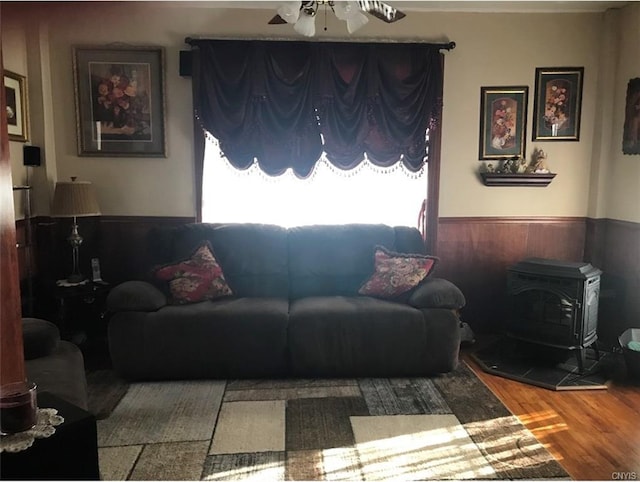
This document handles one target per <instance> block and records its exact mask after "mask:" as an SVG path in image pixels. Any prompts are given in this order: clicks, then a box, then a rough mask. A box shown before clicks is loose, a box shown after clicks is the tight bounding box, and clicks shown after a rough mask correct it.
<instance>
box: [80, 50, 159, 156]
mask: <svg viewBox="0 0 640 482" xmlns="http://www.w3.org/2000/svg"><path fill="white" fill-rule="evenodd" d="M73 70H74V88H75V103H76V130H77V135H78V155H79V156H103V157H166V146H165V136H166V132H165V131H166V129H165V79H164V76H165V68H164V49H163V48H160V47H129V46H127V47H113V46H105V47H100V46H76V47H73Z"/></svg>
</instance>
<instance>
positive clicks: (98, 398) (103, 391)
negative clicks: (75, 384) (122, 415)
mask: <svg viewBox="0 0 640 482" xmlns="http://www.w3.org/2000/svg"><path fill="white" fill-rule="evenodd" d="M128 389H129V384H128V383H127V382H125V381H124V380H123V379H121V378H120V377H119V376H118V375H116V373H115V372H114V371H113V370H110V369H98V370H90V371H88V372H87V404H88V405H89V412H91V413H92V414H93V415H94V416H95V417H96V419H97V420H102V419H105V418H107V417H108V416H109V414H111V412H112V411H113V409H114V408H115V407H116V406H117V405H118V403H120V400H122V397H124V394H125V393H127V390H128Z"/></svg>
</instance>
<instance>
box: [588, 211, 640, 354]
mask: <svg viewBox="0 0 640 482" xmlns="http://www.w3.org/2000/svg"><path fill="white" fill-rule="evenodd" d="M585 260H587V261H589V262H590V263H591V264H593V265H594V266H597V267H598V268H600V269H601V270H602V271H603V274H602V280H601V288H602V289H601V293H600V311H599V318H598V334H599V336H600V338H601V339H603V340H604V341H605V342H606V343H607V344H610V345H615V344H616V343H617V337H618V336H620V334H621V333H622V332H623V331H624V330H626V329H627V328H640V297H639V296H638V293H640V223H632V222H628V221H619V220H615V219H588V220H587V239H586V243H585Z"/></svg>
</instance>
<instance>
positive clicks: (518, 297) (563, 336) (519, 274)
mask: <svg viewBox="0 0 640 482" xmlns="http://www.w3.org/2000/svg"><path fill="white" fill-rule="evenodd" d="M601 274H602V271H600V270H599V269H597V268H594V267H593V266H592V265H591V264H589V263H582V262H571V261H560V260H554V259H545V258H527V259H524V260H522V261H520V262H518V263H516V264H515V265H513V266H511V267H510V268H509V269H508V272H507V290H508V295H509V304H510V306H509V311H508V312H509V316H508V319H507V335H509V336H510V337H513V338H517V339H520V340H525V341H528V342H532V343H537V344H542V345H547V346H552V347H556V348H561V349H566V350H575V351H576V357H577V361H578V368H579V371H580V373H583V372H584V363H585V349H586V348H587V347H589V346H592V345H593V348H594V349H595V350H596V356H597V357H598V356H599V354H598V350H597V346H596V344H595V342H596V341H597V339H598V334H597V328H598V298H599V295H600V275H601Z"/></svg>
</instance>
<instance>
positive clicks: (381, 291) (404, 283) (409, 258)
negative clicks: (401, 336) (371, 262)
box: [358, 246, 438, 299]
mask: <svg viewBox="0 0 640 482" xmlns="http://www.w3.org/2000/svg"><path fill="white" fill-rule="evenodd" d="M374 259H375V271H374V273H373V274H372V275H371V276H370V277H369V279H368V280H367V281H366V282H365V283H364V284H363V285H362V286H361V287H360V289H359V290H358V293H359V294H361V295H367V296H377V297H379V298H388V299H392V298H395V297H397V296H399V295H401V294H403V293H406V292H407V291H409V290H411V289H413V288H415V287H416V286H418V284H419V283H420V282H421V281H422V280H423V279H425V278H426V277H427V276H428V275H429V273H430V272H431V270H432V269H433V267H434V266H435V264H436V261H438V258H435V257H433V256H428V255H420V254H402V253H395V252H393V251H389V250H388V249H386V248H384V247H383V246H376V248H375V253H374Z"/></svg>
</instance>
